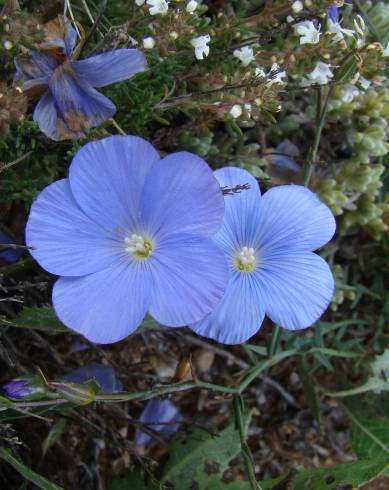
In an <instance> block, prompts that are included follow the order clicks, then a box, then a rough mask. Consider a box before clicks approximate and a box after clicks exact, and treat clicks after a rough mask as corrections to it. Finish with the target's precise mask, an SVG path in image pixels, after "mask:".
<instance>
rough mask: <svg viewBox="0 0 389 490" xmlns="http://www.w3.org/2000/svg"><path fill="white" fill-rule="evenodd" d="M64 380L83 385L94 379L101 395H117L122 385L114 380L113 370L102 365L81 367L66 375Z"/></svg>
mask: <svg viewBox="0 0 389 490" xmlns="http://www.w3.org/2000/svg"><path fill="white" fill-rule="evenodd" d="M64 379H65V380H67V381H73V382H74V383H84V382H85V381H88V380H90V379H94V380H96V381H97V382H98V383H99V385H100V393H102V394H107V393H117V392H118V391H121V390H122V388H123V385H122V383H121V382H120V381H119V380H118V379H117V378H116V375H115V371H114V369H113V368H112V367H111V366H106V365H104V364H95V363H93V364H87V365H86V366H81V367H80V368H78V369H75V370H74V371H72V372H71V373H69V374H67V375H66V376H65V377H64Z"/></svg>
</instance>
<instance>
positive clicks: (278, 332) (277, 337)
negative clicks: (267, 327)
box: [268, 325, 282, 357]
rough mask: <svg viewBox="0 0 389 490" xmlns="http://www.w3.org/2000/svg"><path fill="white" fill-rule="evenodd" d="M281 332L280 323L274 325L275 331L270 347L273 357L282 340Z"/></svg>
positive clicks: (269, 350)
mask: <svg viewBox="0 0 389 490" xmlns="http://www.w3.org/2000/svg"><path fill="white" fill-rule="evenodd" d="M281 333H282V330H281V328H280V327H279V326H278V325H274V329H273V333H272V336H271V340H270V345H269V347H268V354H269V356H270V357H273V356H274V355H275V354H276V352H277V350H278V346H279V344H280V340H281Z"/></svg>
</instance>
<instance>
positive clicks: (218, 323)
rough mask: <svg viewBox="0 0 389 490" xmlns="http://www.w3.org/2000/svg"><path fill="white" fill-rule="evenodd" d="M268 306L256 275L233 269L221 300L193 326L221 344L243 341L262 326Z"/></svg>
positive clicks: (201, 333)
mask: <svg viewBox="0 0 389 490" xmlns="http://www.w3.org/2000/svg"><path fill="white" fill-rule="evenodd" d="M265 306H266V305H265V303H264V301H263V298H262V290H261V285H260V284H258V282H257V280H256V277H255V275H254V274H246V273H238V272H233V273H232V274H231V277H230V280H229V283H228V286H227V289H226V292H225V294H224V296H223V299H222V300H221V301H220V303H219V304H218V305H217V306H216V307H215V309H214V310H213V311H212V313H210V314H209V315H208V316H206V317H205V318H204V320H201V321H200V322H198V323H195V324H194V325H190V328H191V329H192V330H194V331H195V332H196V333H197V334H199V335H202V336H203V337H208V338H211V339H213V340H216V342H220V343H221V344H242V343H243V342H246V341H247V340H248V339H249V338H250V337H252V336H253V335H254V334H255V333H256V332H257V331H258V330H259V329H260V327H261V324H262V322H263V319H264V316H265Z"/></svg>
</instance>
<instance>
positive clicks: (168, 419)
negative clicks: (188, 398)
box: [135, 400, 182, 446]
mask: <svg viewBox="0 0 389 490" xmlns="http://www.w3.org/2000/svg"><path fill="white" fill-rule="evenodd" d="M181 418H182V417H181V414H180V412H179V411H178V409H177V407H176V406H175V405H174V403H172V402H171V401H170V400H150V401H149V402H148V403H147V405H146V407H145V408H144V410H143V412H142V413H141V416H140V418H139V422H142V423H143V424H147V423H148V424H152V425H149V426H148V429H150V430H153V431H156V432H175V431H176V430H177V429H178V427H179V423H180V421H181ZM135 441H136V445H137V446H144V445H146V444H148V443H149V442H151V441H152V436H151V435H149V434H146V433H145V432H142V431H141V430H140V429H137V430H136V433H135Z"/></svg>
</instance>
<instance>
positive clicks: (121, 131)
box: [110, 117, 127, 136]
mask: <svg viewBox="0 0 389 490" xmlns="http://www.w3.org/2000/svg"><path fill="white" fill-rule="evenodd" d="M110 121H111V123H112V124H113V126H115V128H116V129H117V130H118V132H119V133H120V134H121V135H123V136H127V134H126V132H125V131H124V130H123V129H122V128H121V127H120V126H119V124H118V123H117V122H116V121H115V119H114V118H113V117H111V119H110Z"/></svg>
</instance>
